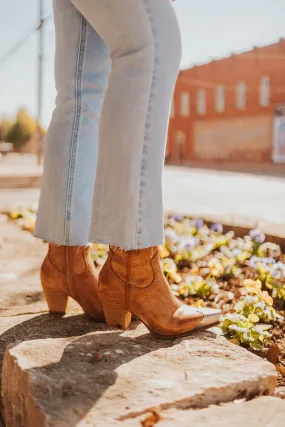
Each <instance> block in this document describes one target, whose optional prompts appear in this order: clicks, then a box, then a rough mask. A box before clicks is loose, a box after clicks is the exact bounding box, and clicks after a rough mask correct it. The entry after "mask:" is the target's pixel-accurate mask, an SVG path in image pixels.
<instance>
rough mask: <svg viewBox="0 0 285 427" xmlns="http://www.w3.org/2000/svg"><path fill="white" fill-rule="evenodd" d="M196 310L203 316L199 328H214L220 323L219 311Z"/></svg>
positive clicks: (211, 309) (209, 309)
mask: <svg viewBox="0 0 285 427" xmlns="http://www.w3.org/2000/svg"><path fill="white" fill-rule="evenodd" d="M196 310H197V311H199V313H201V314H203V316H204V318H203V320H202V321H201V323H200V325H199V326H201V327H210V326H215V325H217V324H218V323H219V322H220V317H221V314H222V312H221V310H217V309H214V308H197V309H196Z"/></svg>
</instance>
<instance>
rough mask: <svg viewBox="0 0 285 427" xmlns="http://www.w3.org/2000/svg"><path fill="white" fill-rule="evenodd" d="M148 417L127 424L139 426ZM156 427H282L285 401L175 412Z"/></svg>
mask: <svg viewBox="0 0 285 427" xmlns="http://www.w3.org/2000/svg"><path fill="white" fill-rule="evenodd" d="M151 417H152V414H149V416H146V417H141V419H137V420H136V422H137V424H135V423H134V420H130V421H129V423H126V424H125V425H126V426H128V425H129V426H135V425H137V426H140V425H142V424H143V421H146V420H147V419H151ZM158 418H160V419H159V420H158V422H157V423H156V424H155V426H157V427H173V426H179V427H189V426H198V427H228V426H231V427H241V426H246V427H269V426H270V427H282V426H284V425H285V402H283V401H282V400H280V399H277V398H276V397H259V398H257V399H254V400H251V401H249V402H244V403H227V404H224V405H221V406H214V405H212V406H210V407H209V408H205V409H200V410H191V409H186V410H178V409H172V410H168V411H164V412H162V413H160V414H158Z"/></svg>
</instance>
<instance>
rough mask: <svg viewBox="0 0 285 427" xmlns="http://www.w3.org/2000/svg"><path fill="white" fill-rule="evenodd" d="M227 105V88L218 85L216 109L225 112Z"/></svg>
mask: <svg viewBox="0 0 285 427" xmlns="http://www.w3.org/2000/svg"><path fill="white" fill-rule="evenodd" d="M225 105H226V88H225V86H223V85H218V86H217V89H216V111H217V112H218V113H223V112H224V111H225Z"/></svg>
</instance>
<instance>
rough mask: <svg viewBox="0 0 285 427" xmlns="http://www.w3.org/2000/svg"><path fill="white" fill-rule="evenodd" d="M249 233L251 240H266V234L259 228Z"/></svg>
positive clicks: (256, 241) (260, 241)
mask: <svg viewBox="0 0 285 427" xmlns="http://www.w3.org/2000/svg"><path fill="white" fill-rule="evenodd" d="M249 235H250V238H251V240H253V241H254V242H255V243H259V244H261V243H263V242H264V240H265V234H264V233H262V231H260V230H258V228H255V229H254V230H250V232H249Z"/></svg>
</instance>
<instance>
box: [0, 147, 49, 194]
mask: <svg viewBox="0 0 285 427" xmlns="http://www.w3.org/2000/svg"><path fill="white" fill-rule="evenodd" d="M41 175H42V165H40V166H39V165H37V159H36V156H35V155H31V154H16V153H12V154H8V155H7V156H1V157H0V188H32V187H39V185H40V182H41Z"/></svg>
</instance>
